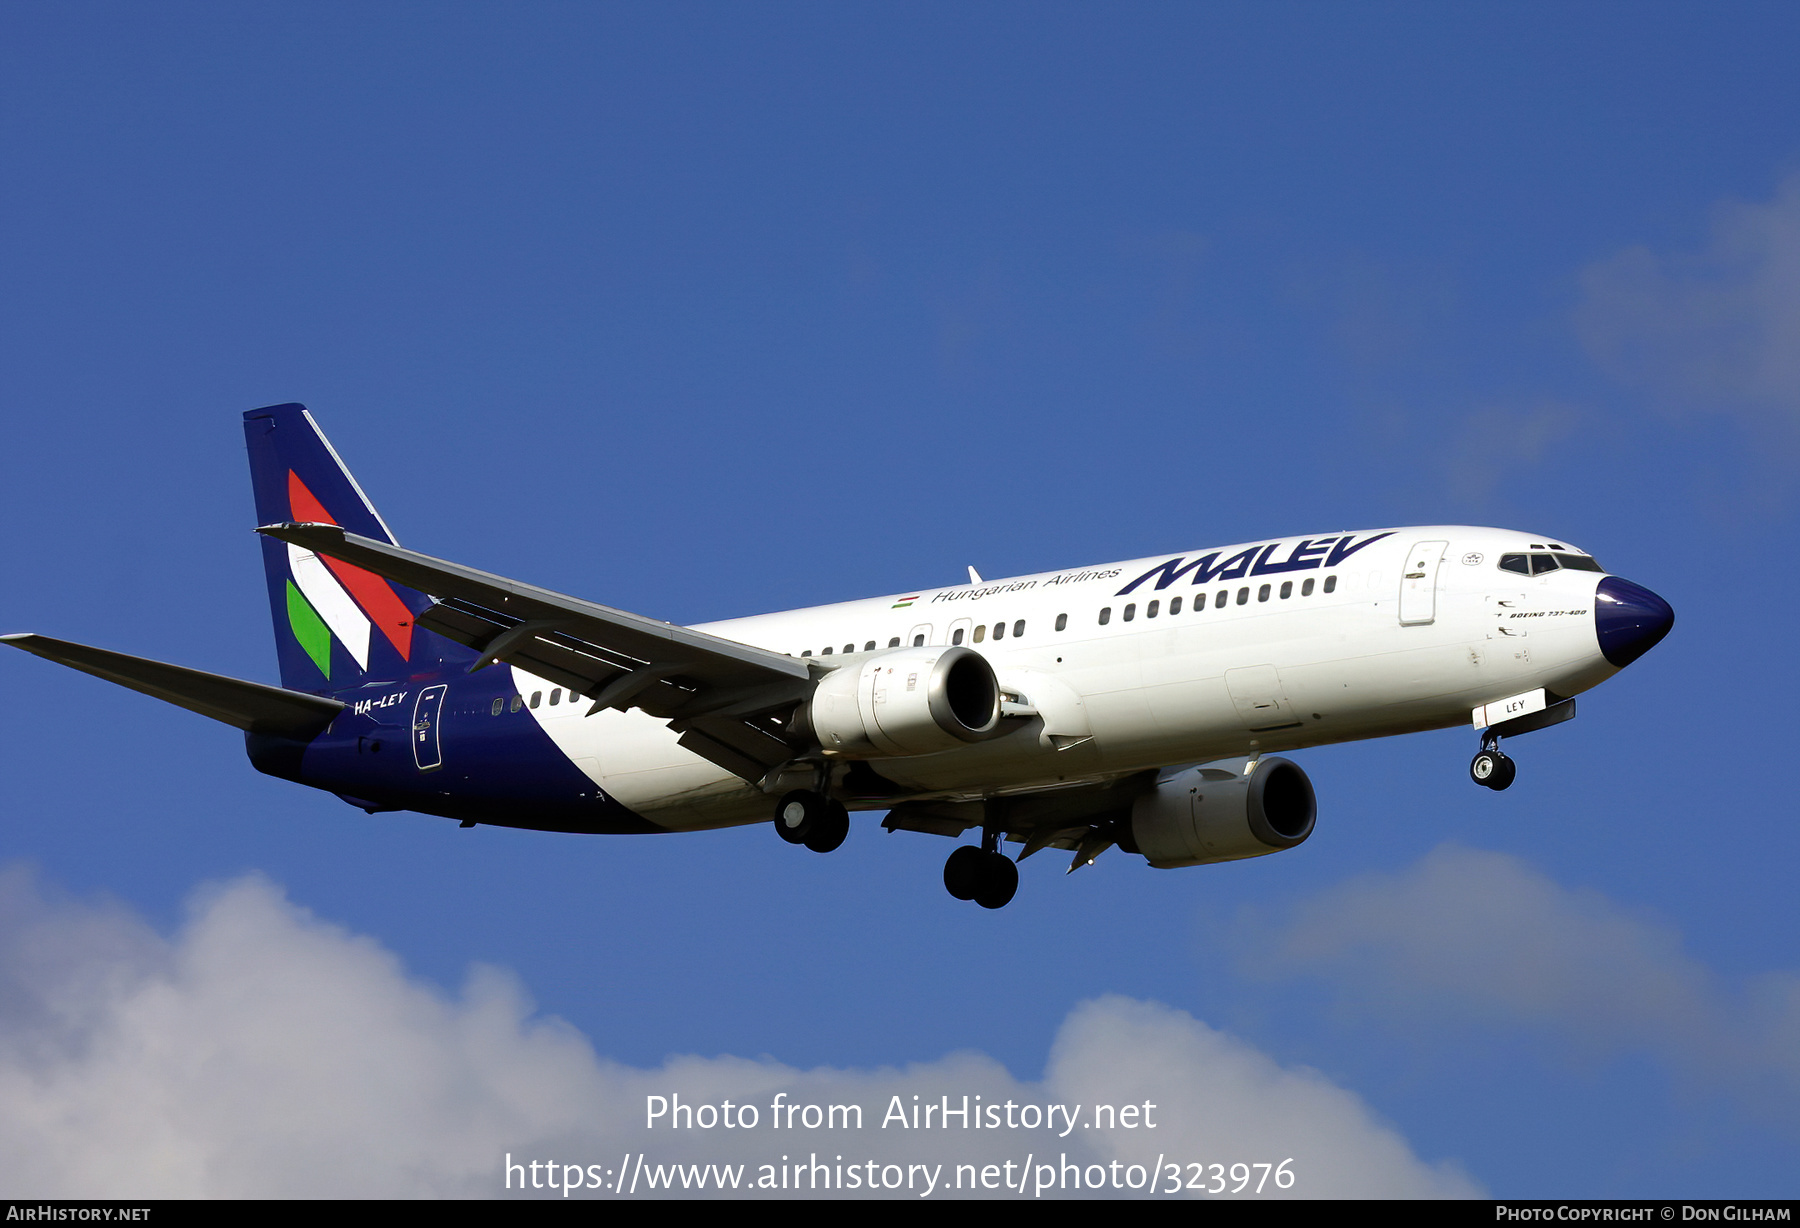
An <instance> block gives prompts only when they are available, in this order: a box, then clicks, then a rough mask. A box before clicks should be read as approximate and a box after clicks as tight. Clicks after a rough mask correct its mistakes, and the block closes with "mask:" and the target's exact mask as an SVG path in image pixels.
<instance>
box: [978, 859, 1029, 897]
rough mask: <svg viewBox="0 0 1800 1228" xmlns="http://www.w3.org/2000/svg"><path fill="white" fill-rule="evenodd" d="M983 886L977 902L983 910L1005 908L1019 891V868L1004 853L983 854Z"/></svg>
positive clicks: (979, 889)
mask: <svg viewBox="0 0 1800 1228" xmlns="http://www.w3.org/2000/svg"><path fill="white" fill-rule="evenodd" d="M981 857H982V867H981V885H980V886H979V887H977V888H976V889H975V902H976V903H977V904H979V905H981V906H982V907H983V908H1005V907H1006V905H1007V903H1008V901H1010V900H1011V899H1012V898H1013V895H1014V893H1015V892H1017V891H1018V890H1019V867H1018V866H1015V865H1014V864H1013V863H1012V859H1011V858H1009V857H1007V856H1006V854H1004V853H983V854H982V855H981Z"/></svg>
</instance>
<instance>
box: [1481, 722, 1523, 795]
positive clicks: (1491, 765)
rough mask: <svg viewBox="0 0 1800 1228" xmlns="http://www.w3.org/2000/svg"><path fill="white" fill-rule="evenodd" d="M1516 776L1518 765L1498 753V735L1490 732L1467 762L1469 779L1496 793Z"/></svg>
mask: <svg viewBox="0 0 1800 1228" xmlns="http://www.w3.org/2000/svg"><path fill="white" fill-rule="evenodd" d="M1518 774H1519V768H1518V765H1517V764H1515V763H1514V762H1513V761H1512V760H1511V759H1508V758H1507V757H1506V756H1505V755H1503V754H1501V753H1500V738H1499V735H1497V734H1495V733H1493V732H1492V731H1491V730H1490V731H1489V732H1488V733H1487V734H1486V735H1485V736H1484V737H1483V738H1482V739H1481V750H1480V751H1479V752H1478V753H1477V754H1476V756H1475V757H1474V758H1473V759H1471V760H1470V761H1469V779H1470V780H1472V781H1474V782H1475V783H1476V784H1478V785H1486V786H1487V787H1488V788H1490V789H1492V790H1494V792H1496V793H1498V792H1499V791H1500V790H1502V789H1504V788H1506V786H1508V785H1510V784H1511V783H1512V782H1513V777H1514V776H1517V775H1518Z"/></svg>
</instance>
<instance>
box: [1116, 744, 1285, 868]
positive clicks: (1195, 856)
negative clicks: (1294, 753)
mask: <svg viewBox="0 0 1800 1228" xmlns="http://www.w3.org/2000/svg"><path fill="white" fill-rule="evenodd" d="M1245 766H1247V765H1246V764H1244V763H1242V762H1237V761H1227V762H1226V763H1225V764H1220V765H1210V766H1206V767H1197V768H1189V769H1188V770H1187V771H1185V772H1182V773H1180V774H1179V775H1177V776H1172V777H1170V778H1169V779H1167V780H1165V781H1162V782H1160V783H1159V784H1158V785H1157V786H1156V789H1155V790H1154V791H1153V792H1151V793H1148V794H1146V795H1144V796H1143V797H1140V798H1138V800H1137V801H1136V802H1135V803H1134V804H1133V805H1132V807H1131V834H1132V839H1133V840H1134V841H1135V842H1136V843H1137V851H1138V852H1140V853H1142V854H1143V855H1144V856H1145V857H1146V858H1147V859H1148V860H1149V862H1150V864H1151V865H1153V866H1156V867H1157V868H1158V869H1173V868H1174V867H1176V866H1198V865H1205V864H1206V863H1207V862H1211V861H1237V860H1239V859H1241V858H1244V857H1261V856H1262V855H1263V854H1264V853H1279V852H1280V851H1281V850H1282V849H1291V848H1293V847H1294V846H1295V845H1296V844H1299V843H1301V842H1302V841H1304V840H1305V839H1306V838H1307V837H1308V836H1310V835H1312V830H1313V820H1314V819H1315V818H1316V817H1317V816H1318V812H1319V803H1318V798H1317V797H1316V796H1315V795H1314V793H1313V787H1312V781H1310V780H1308V779H1307V778H1306V773H1305V772H1303V771H1301V770H1300V768H1299V765H1297V764H1295V763H1292V762H1290V761H1289V760H1286V759H1281V758H1277V757H1275V756H1266V757H1264V758H1262V759H1260V760H1258V761H1257V762H1256V766H1255V767H1254V768H1252V770H1251V772H1250V774H1249V775H1248V776H1246V775H1244V774H1243V768H1244V767H1245ZM1228 768H1229V769H1232V770H1227V769H1228Z"/></svg>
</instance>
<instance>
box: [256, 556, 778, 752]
mask: <svg viewBox="0 0 1800 1228" xmlns="http://www.w3.org/2000/svg"><path fill="white" fill-rule="evenodd" d="M257 532H258V533H262V534H265V535H266V536H269V537H273V538H275V539H276V540H277V541H284V542H288V543H291V544H292V545H295V546H299V547H300V548H301V549H303V550H311V551H313V552H314V553H315V554H324V555H329V556H330V557H332V558H335V559H341V560H343V561H344V562H346V563H352V564H354V565H356V566H358V567H362V568H365V569H367V570H369V571H372V572H374V573H375V574H377V575H380V576H386V577H387V578H388V579H390V580H394V581H397V582H399V583H401V584H404V585H406V586H407V587H409V588H413V589H417V590H418V591H420V592H422V593H429V594H431V596H432V597H433V598H434V600H435V604H433V605H432V606H431V607H430V608H429V609H427V610H426V611H425V612H424V613H422V614H420V615H419V616H418V620H417V622H418V625H419V626H421V627H423V628H425V629H426V630H427V631H435V632H436V633H437V634H439V635H442V636H444V637H446V638H448V639H452V640H455V641H456V642H457V643H459V644H465V645H467V646H468V647H470V648H473V649H475V650H476V651H477V652H479V653H481V654H482V655H481V659H480V660H479V661H478V662H477V663H476V665H475V667H474V668H476V669H480V668H482V667H484V666H486V665H490V664H492V663H493V662H495V661H504V662H506V663H507V664H509V665H515V666H518V667H519V668H520V669H523V670H527V671H529V672H530V673H532V674H535V675H537V676H538V677H540V678H544V679H547V680H548V681H550V682H553V683H559V684H561V685H563V686H566V687H568V688H570V689H571V690H573V691H575V692H576V693H577V694H579V695H581V696H582V697H583V698H585V699H589V700H592V701H593V703H592V706H591V707H590V708H589V710H588V714H589V715H590V716H591V715H593V714H594V713H595V712H599V711H601V710H603V709H606V708H613V707H617V708H628V707H630V708H641V709H642V710H643V711H645V712H647V713H649V714H650V715H652V716H656V717H660V718H662V719H664V720H667V721H668V722H669V726H670V728H672V729H674V730H675V731H676V732H678V733H680V734H681V738H680V742H681V745H682V746H684V747H686V748H687V749H688V750H690V751H693V752H694V753H695V754H697V755H700V756H701V757H703V758H706V759H709V760H711V761H712V762H714V763H716V764H718V765H719V766H720V767H723V768H725V769H726V770H727V771H729V772H733V773H735V774H737V775H739V776H741V777H743V778H744V779H746V780H752V781H754V780H760V779H761V778H762V777H763V775H764V774H765V773H767V771H768V770H769V769H770V768H772V767H774V766H776V765H777V764H781V763H785V762H786V761H787V760H789V759H790V758H792V757H793V755H794V753H795V748H794V747H792V746H790V745H789V744H788V742H787V741H786V739H785V737H784V736H783V733H782V728H783V725H784V720H783V718H784V717H785V714H786V710H787V709H789V708H791V707H792V706H793V705H794V704H795V703H797V702H799V701H800V700H802V699H805V698H806V697H807V696H809V695H810V694H811V693H812V689H813V674H812V673H811V671H810V670H809V669H808V668H807V665H806V663H805V662H802V661H799V660H796V659H795V658H793V657H790V656H786V655H784V654H782V653H778V652H770V651H769V650H767V649H764V648H756V647H753V646H751V645H749V644H740V643H738V642H736V641H735V640H727V639H723V638H721V637H719V636H716V635H707V634H706V633H705V632H702V631H691V630H689V629H688V628H686V627H678V626H675V625H674V624H673V623H666V622H661V621H658V620H657V619H653V618H645V617H644V616H643V615H641V614H632V613H629V612H627V611H625V610H615V609H613V608H612V607H611V606H604V605H599V604H597V603H595V602H591V601H583V600H581V599H580V598H577V597H570V596H566V595H565V594H562V593H557V592H552V591H551V590H549V589H545V588H538V587H536V586H534V585H530V584H524V583H521V582H520V581H518V580H509V579H507V578H505V577H504V576H496V575H493V574H491V573H489V572H485V571H477V570H476V569H475V568H473V567H464V566H462V565H460V564H457V563H449V562H445V561H444V560H442V559H435V558H432V557H431V556H429V555H425V554H419V553H418V552H416V551H412V550H406V549H403V548H401V547H399V546H393V545H389V544H388V543H386V542H380V541H375V540H374V539H372V538H367V537H361V536H359V535H357V534H355V533H348V532H346V531H344V530H343V529H342V528H339V527H338V526H336V525H326V524H274V525H264V526H263V527H262V528H260V529H258V530H257Z"/></svg>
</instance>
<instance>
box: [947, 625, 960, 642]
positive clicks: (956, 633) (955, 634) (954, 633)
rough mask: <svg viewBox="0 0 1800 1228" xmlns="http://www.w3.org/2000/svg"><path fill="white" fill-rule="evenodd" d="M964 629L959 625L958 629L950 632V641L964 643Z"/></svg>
mask: <svg viewBox="0 0 1800 1228" xmlns="http://www.w3.org/2000/svg"><path fill="white" fill-rule="evenodd" d="M962 631H963V629H962V628H961V627H958V628H957V629H956V630H954V631H952V632H951V633H950V642H951V643H952V644H960V643H962Z"/></svg>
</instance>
